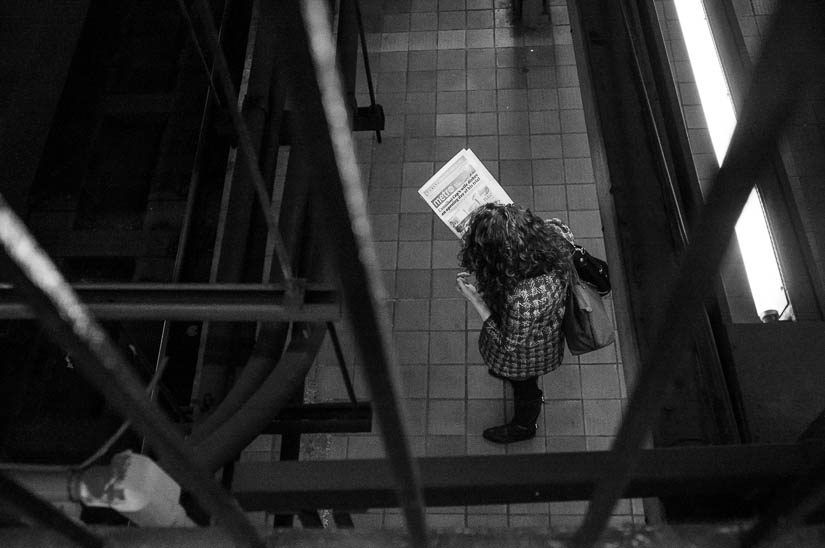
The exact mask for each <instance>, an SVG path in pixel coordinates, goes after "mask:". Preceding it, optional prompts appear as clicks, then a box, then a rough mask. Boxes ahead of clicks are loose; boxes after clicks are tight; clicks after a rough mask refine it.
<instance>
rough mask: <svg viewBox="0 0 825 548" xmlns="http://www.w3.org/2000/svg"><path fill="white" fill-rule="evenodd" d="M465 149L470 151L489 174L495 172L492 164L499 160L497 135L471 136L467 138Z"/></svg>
mask: <svg viewBox="0 0 825 548" xmlns="http://www.w3.org/2000/svg"><path fill="white" fill-rule="evenodd" d="M467 147H468V148H470V149H472V151H473V152H474V153H475V155H476V156H478V159H479V160H481V161H482V162H483V163H484V165H485V167H487V169H488V170H489V171H490V173H493V172H494V171H495V169H494V168H493V166H492V162H497V161H498V159H499V138H498V135H471V136H469V137H467Z"/></svg>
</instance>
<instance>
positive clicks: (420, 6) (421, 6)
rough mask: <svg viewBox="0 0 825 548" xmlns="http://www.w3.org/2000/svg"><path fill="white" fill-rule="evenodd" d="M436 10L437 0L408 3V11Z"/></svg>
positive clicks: (414, 0) (417, 0) (413, 0)
mask: <svg viewBox="0 0 825 548" xmlns="http://www.w3.org/2000/svg"><path fill="white" fill-rule="evenodd" d="M436 10H438V0H412V1H411V2H410V11H411V12H418V11H436Z"/></svg>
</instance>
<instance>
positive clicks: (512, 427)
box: [482, 392, 544, 443]
mask: <svg viewBox="0 0 825 548" xmlns="http://www.w3.org/2000/svg"><path fill="white" fill-rule="evenodd" d="M542 403H544V398H543V397H541V392H539V397H538V398H535V399H532V400H521V401H519V400H516V402H515V407H516V412H515V414H514V415H513V420H511V421H510V422H509V423H508V424H502V425H501V426H493V427H492V428H488V429H486V430H485V431H484V433H483V434H482V435H483V436H484V437H485V438H486V439H488V440H490V441H492V442H495V443H512V442H514V441H524V440H529V439H532V438H534V437H536V429H537V428H538V427H537V425H536V419H538V417H539V413H541V405H542Z"/></svg>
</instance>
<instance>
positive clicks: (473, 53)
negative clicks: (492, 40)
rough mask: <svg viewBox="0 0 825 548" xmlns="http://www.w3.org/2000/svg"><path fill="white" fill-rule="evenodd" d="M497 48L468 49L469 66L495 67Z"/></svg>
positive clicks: (470, 67)
mask: <svg viewBox="0 0 825 548" xmlns="http://www.w3.org/2000/svg"><path fill="white" fill-rule="evenodd" d="M495 67H496V50H495V49H494V48H480V49H472V50H468V51H467V68H468V69H473V68H490V69H492V68H495Z"/></svg>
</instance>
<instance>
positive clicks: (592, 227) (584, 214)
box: [569, 210, 603, 238]
mask: <svg viewBox="0 0 825 548" xmlns="http://www.w3.org/2000/svg"><path fill="white" fill-rule="evenodd" d="M569 224H570V229H571V230H572V231H573V234H575V235H576V237H581V238H600V237H602V236H603V233H602V219H601V216H600V215H599V212H598V210H583V211H571V212H570V223H569ZM574 227H575V228H574Z"/></svg>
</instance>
